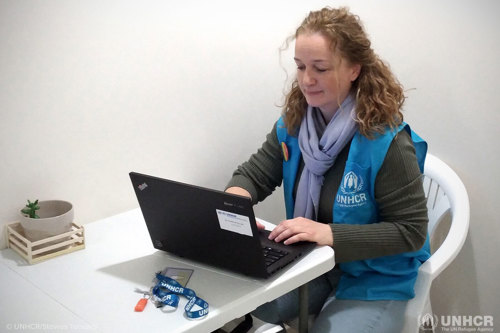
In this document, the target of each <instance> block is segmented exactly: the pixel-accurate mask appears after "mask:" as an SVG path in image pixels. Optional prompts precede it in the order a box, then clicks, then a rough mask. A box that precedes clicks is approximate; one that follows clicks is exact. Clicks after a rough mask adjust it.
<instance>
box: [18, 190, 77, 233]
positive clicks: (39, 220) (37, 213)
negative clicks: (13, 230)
mask: <svg viewBox="0 0 500 333" xmlns="http://www.w3.org/2000/svg"><path fill="white" fill-rule="evenodd" d="M73 217H74V211H73V205H72V204H71V203H69V202H67V201H63V200H47V201H38V200H35V201H34V202H31V201H30V200H28V203H27V204H26V206H25V207H24V208H23V209H21V211H20V217H19V219H20V221H19V222H20V223H21V226H22V228H23V230H24V235H25V236H26V238H28V239H29V240H30V241H32V242H34V241H37V240H41V239H44V238H47V237H51V236H55V235H60V234H63V233H65V232H68V231H70V230H71V223H72V222H73Z"/></svg>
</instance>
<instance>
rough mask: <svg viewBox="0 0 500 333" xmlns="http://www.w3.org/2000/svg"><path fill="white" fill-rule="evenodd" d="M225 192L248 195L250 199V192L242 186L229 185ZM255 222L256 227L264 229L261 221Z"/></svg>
mask: <svg viewBox="0 0 500 333" xmlns="http://www.w3.org/2000/svg"><path fill="white" fill-rule="evenodd" d="M226 192H227V193H231V194H237V195H241V196H244V197H248V198H250V199H252V196H251V195H250V192H248V191H247V190H245V189H244V188H243V187H238V186H233V187H229V188H227V189H226ZM256 222H257V229H259V230H264V229H266V227H265V226H264V225H263V224H262V223H259V221H256Z"/></svg>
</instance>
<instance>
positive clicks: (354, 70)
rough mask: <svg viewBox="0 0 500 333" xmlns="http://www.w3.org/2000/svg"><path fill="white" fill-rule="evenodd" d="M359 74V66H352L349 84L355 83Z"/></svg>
mask: <svg viewBox="0 0 500 333" xmlns="http://www.w3.org/2000/svg"><path fill="white" fill-rule="evenodd" d="M360 72H361V65H360V64H354V65H352V67H351V82H354V81H356V79H357V78H358V76H359V73H360Z"/></svg>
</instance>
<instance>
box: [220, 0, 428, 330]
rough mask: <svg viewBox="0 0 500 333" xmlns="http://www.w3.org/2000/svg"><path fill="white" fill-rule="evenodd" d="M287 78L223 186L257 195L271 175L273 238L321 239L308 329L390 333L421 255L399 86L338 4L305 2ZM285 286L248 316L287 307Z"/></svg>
mask: <svg viewBox="0 0 500 333" xmlns="http://www.w3.org/2000/svg"><path fill="white" fill-rule="evenodd" d="M292 38H293V39H295V57H294V59H295V62H296V64H297V77H296V80H295V82H293V84H292V87H291V90H290V91H289V93H288V95H287V96H286V101H285V105H284V112H283V116H282V117H281V118H280V119H279V120H278V121H277V122H276V124H275V125H274V126H273V128H272V130H271V132H270V133H269V134H268V135H267V140H266V141H265V142H264V144H263V145H262V148H261V149H259V151H258V152H257V153H256V154H254V155H252V156H251V157H250V159H249V160H248V161H247V162H245V163H243V164H242V165H241V166H239V167H238V169H237V170H236V171H235V172H234V174H233V177H232V179H231V180H230V182H229V184H228V186H227V189H226V191H228V192H231V193H235V194H240V195H246V196H249V197H251V198H252V200H253V201H254V202H255V203H257V202H258V201H261V200H263V199H264V198H265V197H267V196H268V195H269V194H270V193H271V192H272V191H273V190H274V188H275V187H276V186H279V185H280V184H281V182H283V185H284V191H285V205H286V212H287V220H285V221H283V222H281V223H280V224H279V225H278V226H276V228H275V229H274V230H273V231H272V232H271V234H270V236H269V238H270V239H273V240H275V241H276V242H284V243H285V244H293V243H295V242H298V241H310V242H316V243H318V244H320V245H328V246H332V247H333V249H334V250H335V260H336V263H337V265H336V267H335V268H334V269H333V270H332V271H330V272H329V273H327V274H325V275H323V276H321V277H319V278H317V279H315V280H313V281H312V282H311V283H309V295H310V296H309V301H310V304H309V309H310V312H311V313H314V314H318V316H317V318H316V320H315V323H314V326H313V328H312V331H313V332H328V331H333V330H335V331H336V332H365V331H366V332H399V331H401V327H402V325H403V321H404V311H405V306H406V302H407V300H408V299H410V298H412V297H413V296H414V294H413V285H414V283H415V279H416V275H417V270H418V267H419V266H420V264H421V263H422V262H423V261H425V260H426V259H427V258H428V256H429V246H428V242H427V241H426V238H427V237H426V235H427V221H428V218H427V209H426V199H425V196H424V193H423V188H422V177H421V172H422V168H423V162H424V158H425V153H426V149H427V148H426V143H425V142H424V141H422V140H421V139H420V138H419V137H418V136H417V135H416V134H414V133H413V132H412V131H411V130H410V128H409V127H408V125H406V124H405V123H403V115H402V113H401V108H402V105H403V102H404V99H405V97H404V94H403V88H402V87H401V85H400V84H399V83H398V81H397V80H396V78H395V77H394V75H393V74H392V73H391V71H390V69H389V67H388V66H387V65H386V64H384V62H383V61H381V60H380V58H379V57H378V56H377V55H376V54H375V53H374V51H373V50H372V49H371V47H370V45H371V44H370V41H369V39H368V38H367V36H366V33H365V32H364V30H363V27H362V24H361V23H360V21H359V18H358V17H357V16H354V15H352V14H351V13H350V12H349V11H348V10H347V9H346V8H339V9H331V8H324V9H322V10H320V11H315V12H311V13H310V14H309V15H308V16H307V17H306V19H305V20H304V21H303V22H302V24H301V25H300V26H299V27H298V29H297V30H296V33H295V35H294V36H292ZM297 302H298V300H297V292H296V291H294V292H291V293H289V294H287V295H284V296H283V297H281V298H279V299H277V300H275V301H273V302H270V303H267V304H264V305H263V306H261V307H259V308H258V309H257V310H256V311H255V312H254V315H256V316H258V317H260V318H261V319H263V320H265V321H269V322H275V323H281V322H283V321H286V320H290V319H292V318H294V317H295V316H297Z"/></svg>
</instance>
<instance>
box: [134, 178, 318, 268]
mask: <svg viewBox="0 0 500 333" xmlns="http://www.w3.org/2000/svg"><path fill="white" fill-rule="evenodd" d="M130 179H131V180H132V184H133V186H134V189H135V193H136V195H137V200H138V201H139V205H140V207H141V210H142V214H143V215H144V220H145V221H146V225H147V227H148V230H149V235H150V236H151V240H152V242H153V246H154V247H155V248H157V249H159V250H163V251H167V252H169V253H172V254H175V255H177V256H181V257H185V258H188V259H191V260H195V261H198V262H202V263H205V264H209V265H213V266H217V267H220V268H224V269H228V270H231V271H234V272H237V273H241V274H244V275H248V276H252V277H257V278H267V277H269V276H271V275H272V274H273V273H275V272H277V271H278V270H280V269H281V268H283V267H284V266H286V265H287V264H289V263H291V262H292V261H294V260H295V259H296V258H298V257H300V256H301V255H302V254H304V253H306V252H308V251H310V250H312V249H313V248H314V247H315V245H316V243H309V242H301V243H297V244H294V245H284V244H282V243H276V242H274V241H270V240H269V239H268V238H267V236H268V235H269V232H268V231H260V230H258V229H257V225H256V222H255V216H254V212H253V207H252V202H251V199H250V198H247V197H243V196H239V195H234V194H229V193H226V192H222V191H217V190H212V189H207V188H203V187H200V186H194V185H189V184H184V183H180V182H176V181H172V180H167V179H161V178H158V177H153V176H148V175H144V174H139V173H135V172H131V173H130Z"/></svg>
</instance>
